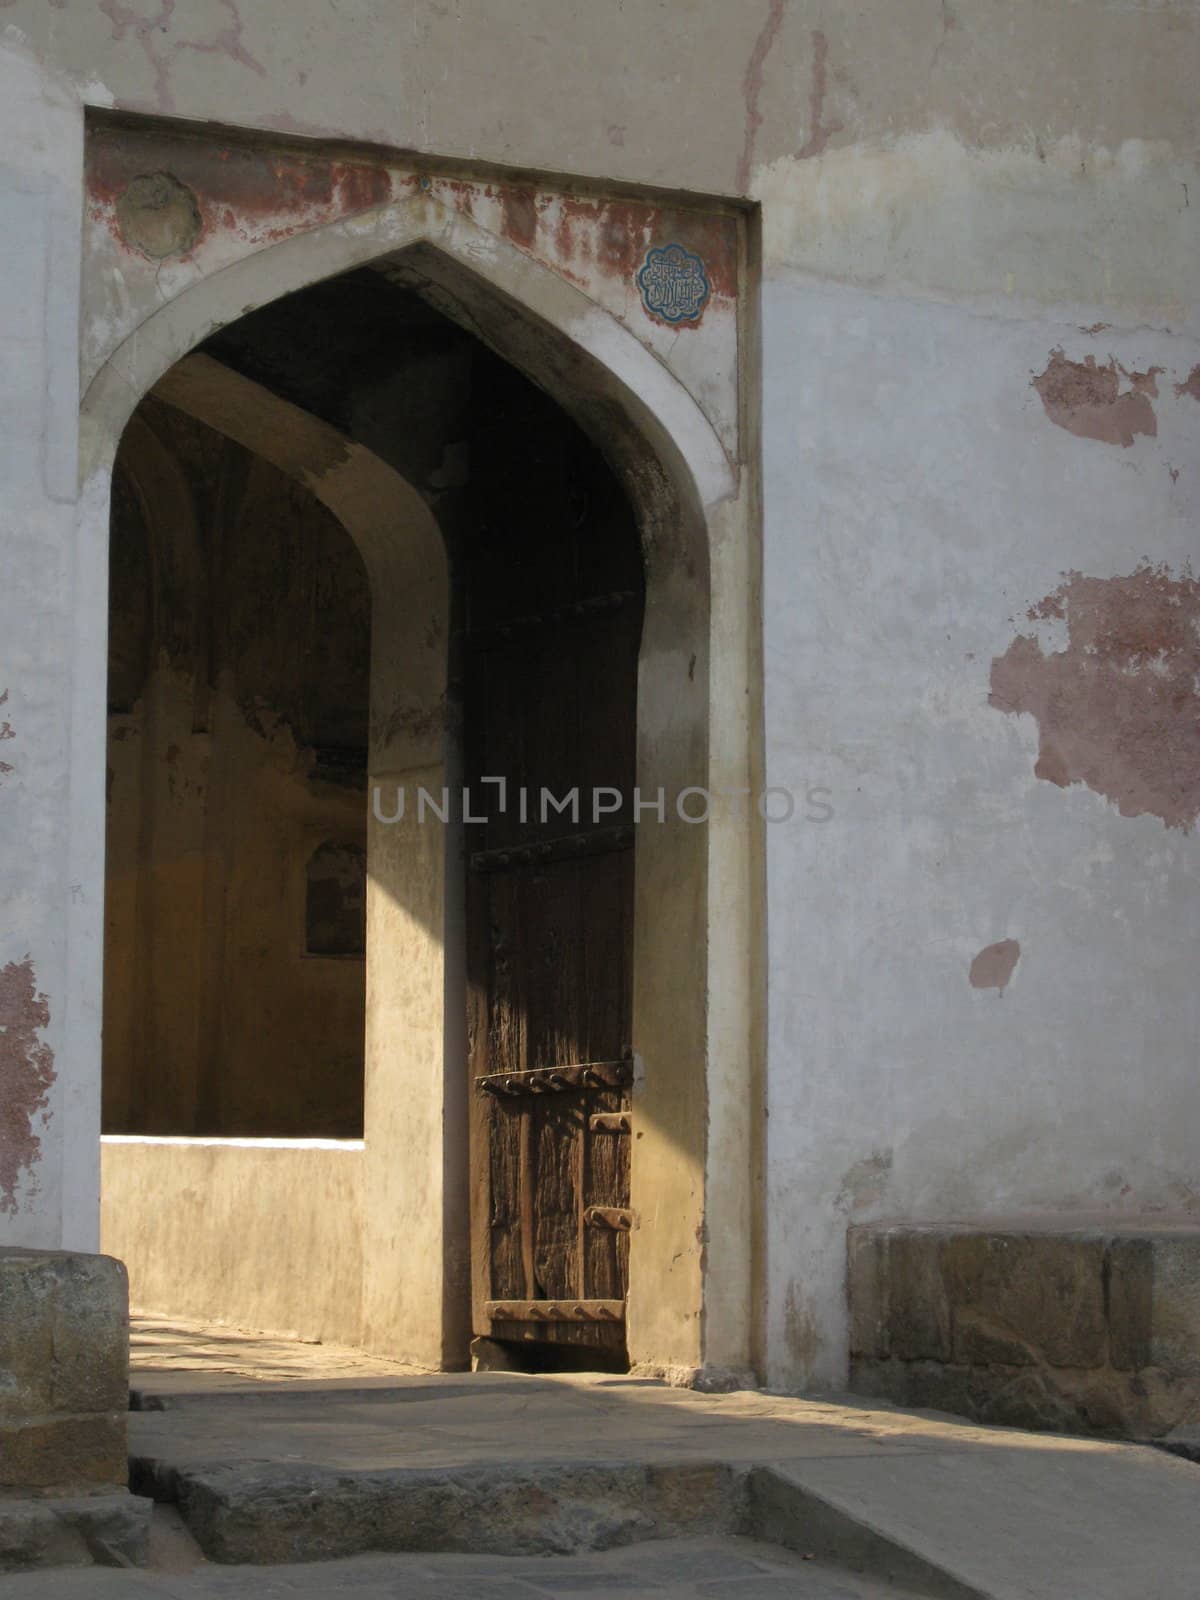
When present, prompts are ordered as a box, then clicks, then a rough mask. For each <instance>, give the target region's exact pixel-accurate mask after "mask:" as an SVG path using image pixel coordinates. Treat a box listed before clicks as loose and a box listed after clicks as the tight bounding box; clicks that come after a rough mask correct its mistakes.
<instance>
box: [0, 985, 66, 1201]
mask: <svg viewBox="0 0 1200 1600" xmlns="http://www.w3.org/2000/svg"><path fill="white" fill-rule="evenodd" d="M49 1025H50V1005H49V1002H48V1001H47V999H46V996H45V995H44V994H39V992H38V988H37V982H36V980H35V978H34V972H33V962H32V961H31V960H30V959H29V957H28V956H26V958H25V960H24V961H10V962H9V963H8V965H7V966H6V967H0V1212H8V1214H9V1215H10V1216H13V1215H15V1214H16V1211H17V1185H18V1183H19V1182H20V1179H21V1175H22V1173H25V1172H30V1171H32V1169H33V1168H34V1167H35V1166H36V1165H37V1163H38V1159H39V1157H40V1154H41V1140H40V1138H39V1137H38V1135H37V1134H36V1133H35V1132H34V1123H35V1120H36V1119H37V1117H38V1115H39V1113H40V1112H43V1111H44V1110H45V1109H46V1107H47V1105H48V1104H49V1101H50V1086H51V1084H52V1083H53V1082H54V1056H53V1053H52V1052H51V1050H50V1046H49V1045H48V1044H46V1043H45V1042H44V1041H43V1040H42V1039H41V1038H39V1034H41V1033H42V1032H43V1031H44V1030H45V1029H46V1028H48V1027H49Z"/></svg>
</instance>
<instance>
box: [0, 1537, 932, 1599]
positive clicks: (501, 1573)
mask: <svg viewBox="0 0 1200 1600" xmlns="http://www.w3.org/2000/svg"><path fill="white" fill-rule="evenodd" d="M908 1594H909V1591H906V1590H901V1589H896V1588H893V1587H891V1586H890V1585H888V1584H886V1583H882V1582H879V1581H876V1580H874V1579H871V1578H867V1577H860V1576H856V1575H854V1574H851V1573H847V1572H842V1571H839V1570H836V1569H833V1568H830V1567H828V1566H827V1565H825V1564H823V1563H821V1562H818V1561H806V1560H804V1559H803V1557H802V1556H800V1555H793V1554H791V1553H789V1552H788V1551H782V1550H778V1549H775V1548H773V1547H771V1546H768V1545H763V1544H759V1543H755V1542H754V1541H751V1540H739V1539H729V1540H711V1539H706V1540H693V1541H687V1542H679V1541H669V1542H663V1543H661V1544H649V1545H634V1546H632V1547H629V1548H626V1549H623V1550H614V1551H607V1552H605V1553H603V1554H599V1555H588V1556H587V1557H574V1558H571V1559H569V1560H564V1559H562V1558H555V1557H547V1558H542V1559H538V1560H533V1559H530V1558H528V1557H499V1556H492V1557H479V1556H419V1557H418V1556H370V1555H368V1556H358V1557H355V1558H354V1559H352V1560H349V1561H330V1562H320V1563H316V1564H306V1565H303V1566H283V1567H272V1568H269V1569H266V1570H264V1569H263V1568H262V1567H214V1566H210V1565H208V1564H204V1565H201V1566H198V1567H196V1568H195V1569H194V1570H193V1571H191V1572H187V1573H156V1572H115V1571H109V1570H100V1569H96V1568H92V1569H88V1570H74V1571H63V1572H53V1573H50V1572H46V1573H34V1574H28V1575H23V1576H21V1577H17V1578H9V1579H0V1597H3V1600H9V1597H10V1596H11V1597H12V1600H226V1597H228V1600H233V1597H235V1596H245V1597H247V1600H302V1597H307V1600H316V1597H318V1596H326V1595H328V1596H339V1595H345V1596H347V1597H351V1596H352V1597H354V1600H548V1597H554V1600H885V1597H891V1600H902V1597H904V1596H907V1595H908Z"/></svg>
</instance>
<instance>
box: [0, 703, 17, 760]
mask: <svg viewBox="0 0 1200 1600" xmlns="http://www.w3.org/2000/svg"><path fill="white" fill-rule="evenodd" d="M7 704H8V690H7V689H5V691H4V693H3V694H0V706H4V705H7ZM15 738H16V734H15V733H14V732H13V725H12V723H11V722H8V721H4V722H0V744H2V743H3V742H4V740H5V739H15ZM11 771H12V763H11V762H9V761H0V780H2V779H4V778H7V777H8V775H9V773H10V772H11Z"/></svg>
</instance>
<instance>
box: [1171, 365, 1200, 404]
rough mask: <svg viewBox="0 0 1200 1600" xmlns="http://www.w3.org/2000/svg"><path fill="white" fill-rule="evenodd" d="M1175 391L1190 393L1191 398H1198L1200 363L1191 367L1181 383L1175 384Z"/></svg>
mask: <svg viewBox="0 0 1200 1600" xmlns="http://www.w3.org/2000/svg"><path fill="white" fill-rule="evenodd" d="M1175 393H1176V394H1179V395H1184V394H1190V395H1191V397H1192V399H1193V400H1200V364H1197V365H1196V366H1194V367H1193V368H1192V370H1191V371H1190V372H1189V373H1188V375H1187V377H1186V378H1185V379H1184V380H1183V382H1182V383H1177V384H1176V385H1175Z"/></svg>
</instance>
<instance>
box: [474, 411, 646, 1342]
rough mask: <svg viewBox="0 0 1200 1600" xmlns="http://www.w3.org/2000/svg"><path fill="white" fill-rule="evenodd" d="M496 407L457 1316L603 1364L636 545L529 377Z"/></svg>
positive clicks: (630, 858) (618, 1089) (627, 1048)
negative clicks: (466, 1229)
mask: <svg viewBox="0 0 1200 1600" xmlns="http://www.w3.org/2000/svg"><path fill="white" fill-rule="evenodd" d="M518 401H519V402H520V403H518ZM502 414H503V415H504V418H505V423H504V426H503V427H501V428H499V429H497V430H496V432H495V434H494V435H493V436H492V437H491V439H490V441H489V443H490V448H486V449H485V450H484V452H482V453H483V456H484V459H485V460H490V462H491V465H492V469H493V470H492V473H491V474H490V475H489V476H486V477H484V478H483V480H482V481H484V482H486V483H487V485H488V489H489V495H490V499H489V510H488V514H487V515H486V516H485V517H484V518H483V519H481V522H480V525H479V527H478V528H477V530H476V532H475V534H474V535H473V537H472V539H471V542H470V547H469V549H468V551H467V553H466V554H467V559H466V562H465V566H466V574H467V577H466V593H465V597H464V611H465V621H466V639H465V644H466V650H465V661H464V673H465V683H464V690H465V694H464V714H465V753H466V777H467V782H468V786H469V789H470V792H471V794H472V796H473V797H476V798H474V799H473V802H472V812H473V814H476V815H479V814H483V813H484V812H486V814H487V820H486V821H485V822H475V823H473V822H470V821H468V822H467V825H466V830H465V831H466V835H467V851H468V857H467V865H468V873H467V946H468V1007H469V1009H468V1049H469V1067H470V1073H471V1078H472V1091H471V1094H472V1106H473V1111H472V1149H471V1167H472V1171H471V1183H472V1258H473V1259H472V1281H473V1321H474V1330H475V1332H476V1333H477V1334H481V1335H484V1336H487V1337H489V1338H491V1339H497V1340H506V1341H517V1342H520V1343H521V1344H522V1345H525V1346H532V1347H539V1346H540V1347H547V1346H558V1347H561V1346H564V1345H570V1346H576V1347H582V1348H581V1349H578V1350H577V1354H578V1356H580V1357H584V1356H586V1355H587V1354H588V1353H590V1355H591V1356H592V1357H594V1358H595V1359H596V1360H597V1363H598V1364H602V1365H606V1366H621V1365H622V1364H623V1363H624V1361H625V1296H626V1287H627V1282H628V1261H629V1234H630V1229H631V1225H632V1216H631V1212H630V1192H629V1149H630V1139H631V1136H632V1135H631V1086H632V1070H633V1068H632V1043H633V1040H632V1034H631V1009H632V989H633V966H632V960H633V864H634V852H633V826H632V823H633V789H634V782H635V749H636V735H637V656H638V644H639V639H640V633H641V620H642V593H643V584H642V571H641V555H640V549H639V544H638V540H637V535H636V530H635V528H634V526H633V523H632V518H631V516H630V513H629V510H628V507H627V505H626V503H625V501H624V499H623V496H622V495H621V493H620V491H619V489H618V487H617V485H616V483H615V482H614V480H613V479H612V477H611V474H610V473H609V472H608V470H607V468H606V467H605V466H604V464H603V462H602V461H601V460H600V458H599V457H598V456H597V455H596V453H595V451H594V450H593V449H592V447H591V446H590V445H589V444H588V443H587V442H586V440H584V438H583V437H582V435H580V434H579V433H578V432H577V430H576V429H575V428H574V427H573V425H572V424H570V423H569V422H568V421H567V420H566V419H565V418H564V417H563V416H562V415H561V414H560V413H558V412H557V411H556V410H555V409H554V408H553V407H552V406H551V404H550V402H549V401H548V400H547V399H546V398H545V396H543V395H541V394H539V393H538V392H537V391H529V393H528V394H525V393H524V391H523V390H522V391H519V394H518V396H517V399H516V400H514V397H513V395H512V394H511V393H509V394H507V395H506V396H505V400H504V410H503V413H502ZM514 440H519V441H520V447H518V446H517V445H516V444H515V443H514ZM480 465H481V463H480V462H479V461H478V459H477V462H476V474H477V475H479V473H480ZM486 778H493V779H499V778H503V779H504V780H505V786H504V793H503V795H502V794H501V790H500V786H499V785H498V784H497V783H492V784H486V783H484V781H483V780H484V779H486ZM606 790H611V791H613V793H604V792H603V791H606ZM544 791H545V792H546V794H548V795H550V796H553V797H554V802H553V803H551V801H550V800H549V799H545V798H544V794H543V792H544ZM596 791H601V795H600V807H601V811H600V814H599V815H597V813H596V810H595V807H594V795H595V793H596ZM573 795H574V796H577V799H576V800H575V802H574V803H572V798H571V797H572V796H573ZM618 795H619V796H620V801H619V804H618V803H617V799H616V797H617V796H618ZM502 803H503V809H501V805H502ZM609 806H612V807H613V809H612V810H608V809H605V808H607V807H609ZM559 808H561V809H559ZM547 1353H548V1352H547ZM562 1355H563V1356H564V1357H565V1356H566V1352H565V1351H564V1352H562Z"/></svg>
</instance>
